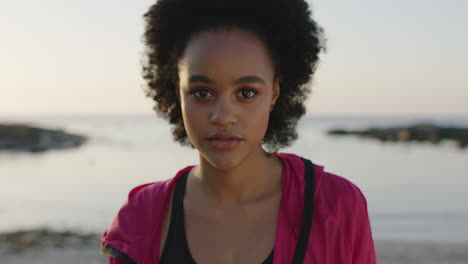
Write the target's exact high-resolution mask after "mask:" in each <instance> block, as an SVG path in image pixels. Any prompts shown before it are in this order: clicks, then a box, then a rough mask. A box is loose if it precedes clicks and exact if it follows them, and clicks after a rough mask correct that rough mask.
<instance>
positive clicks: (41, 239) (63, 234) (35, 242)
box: [0, 228, 468, 264]
mask: <svg viewBox="0 0 468 264" xmlns="http://www.w3.org/2000/svg"><path fill="white" fill-rule="evenodd" d="M99 237H100V235H99V234H96V233H83V232H78V231H71V230H70V231H54V230H51V229H47V228H41V229H33V230H20V231H14V232H6V233H0V259H1V260H2V261H1V263H2V264H24V263H35V264H59V263H70V264H81V263H83V264H85V263H86V264H89V263H98V264H100V263H102V264H105V263H108V260H107V257H105V256H102V255H101V254H100V253H99ZM375 247H376V252H377V263H380V264H397V263H398V264H402V263H403V264H404V263H408V264H409V263H412V264H414V263H421V264H422V263H424V264H435V263H446V264H461V263H468V242H466V243H444V242H427V241H395V240H394V241H383V240H379V241H376V242H375Z"/></svg>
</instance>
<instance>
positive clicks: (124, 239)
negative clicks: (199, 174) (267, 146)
mask: <svg viewBox="0 0 468 264" xmlns="http://www.w3.org/2000/svg"><path fill="white" fill-rule="evenodd" d="M275 155H276V156H278V157H279V158H280V159H281V160H282V162H283V167H284V169H283V194H282V198H281V204H280V213H279V219H278V226H277V230H276V239H275V247H274V257H273V263H274V264H286V263H291V260H292V257H293V254H294V250H295V247H296V241H297V238H298V234H299V231H300V228H301V220H302V215H303V209H304V208H303V207H304V199H303V197H304V163H303V161H302V159H301V158H300V157H299V156H296V155H293V154H284V153H281V154H278V153H275ZM192 167H193V166H189V167H186V168H184V169H182V170H180V171H179V172H178V173H177V175H176V176H175V177H173V178H172V179H169V180H166V181H161V182H154V183H148V184H144V185H140V186H137V187H135V188H134V189H132V190H131V191H130V193H129V195H128V198H127V200H126V201H125V203H124V204H123V206H122V208H121V209H120V210H119V212H118V213H117V215H116V216H115V217H114V219H113V221H112V224H111V225H110V227H109V228H108V229H107V230H106V231H105V232H104V234H103V235H102V237H101V243H102V244H103V245H106V246H108V247H111V248H114V249H117V250H119V251H121V252H123V253H125V254H126V255H127V256H128V257H130V258H131V259H132V260H134V262H135V263H137V264H158V263H159V257H160V256H159V248H160V237H161V225H162V220H163V216H164V213H165V212H166V210H167V207H168V204H169V199H170V197H171V193H172V190H173V188H174V186H175V183H176V181H177V180H178V179H179V178H180V176H181V175H182V174H183V173H184V172H186V171H187V170H190V169H191V168H192ZM314 169H315V185H316V188H315V196H314V197H315V202H314V209H313V210H314V213H313V220H312V229H311V231H310V235H309V243H308V247H307V251H306V255H305V258H304V263H319V264H348V263H356V264H373V263H376V256H375V249H374V242H373V239H372V232H371V227H370V223H369V216H368V212H367V202H366V199H365V197H364V195H363V194H362V192H361V191H360V189H359V188H358V187H356V186H355V185H354V184H353V183H351V182H350V181H348V180H346V179H344V178H342V177H340V176H337V175H334V174H331V173H328V172H325V171H324V168H323V166H319V165H314ZM109 263H110V264H113V263H114V264H120V263H121V262H120V261H118V260H115V259H114V258H112V257H110V258H109Z"/></svg>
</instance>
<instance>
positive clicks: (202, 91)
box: [193, 89, 211, 99]
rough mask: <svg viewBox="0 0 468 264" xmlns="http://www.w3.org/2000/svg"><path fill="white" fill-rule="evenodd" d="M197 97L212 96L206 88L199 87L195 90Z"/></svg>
mask: <svg viewBox="0 0 468 264" xmlns="http://www.w3.org/2000/svg"><path fill="white" fill-rule="evenodd" d="M193 94H194V95H195V97H196V98H201V99H206V98H208V97H210V96H211V93H210V92H208V90H206V89H197V90H195V91H194V92H193Z"/></svg>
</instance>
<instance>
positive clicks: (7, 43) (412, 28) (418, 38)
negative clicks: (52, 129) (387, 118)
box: [0, 0, 468, 115]
mask: <svg viewBox="0 0 468 264" xmlns="http://www.w3.org/2000/svg"><path fill="white" fill-rule="evenodd" d="M153 3H154V0H153V1H148V0H140V1H128V0H126V1H122V0H113V1H110V0H100V1H91V0H81V1H63V0H42V1H33V0H15V1H13V0H2V1H1V2H0V47H1V48H0V115H16V114H20V115H30V114H151V113H153V112H152V109H151V108H152V105H153V104H152V101H151V100H150V99H149V98H146V97H145V95H144V92H143V88H144V86H145V82H144V80H143V79H142V78H141V71H140V69H141V59H142V51H143V44H142V34H143V19H142V15H143V13H145V11H146V10H147V9H148V7H149V6H150V5H151V4H153ZM309 3H310V4H311V8H312V12H313V17H314V18H315V19H316V20H317V21H318V23H319V24H321V25H322V27H323V28H324V29H325V32H326V37H327V39H328V45H327V47H328V48H327V52H326V53H325V54H322V56H321V62H320V64H319V66H318V70H317V72H316V74H315V76H314V81H313V83H312V91H313V92H312V95H311V97H310V99H309V100H308V101H307V109H308V114H309V115H343V114H346V115H362V114H365V115H380V114H385V115H405V114H413V115H451V114H456V115H466V114H468V48H467V47H468V33H467V32H468V16H467V14H468V1H465V0H445V1H440V0H438V1H434V0H392V1H382V0H381V1H375V0H360V1H336V0H310V1H309Z"/></svg>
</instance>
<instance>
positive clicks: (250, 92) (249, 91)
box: [238, 88, 257, 99]
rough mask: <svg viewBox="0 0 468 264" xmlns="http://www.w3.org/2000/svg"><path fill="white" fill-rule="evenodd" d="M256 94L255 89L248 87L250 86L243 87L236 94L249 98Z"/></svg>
mask: <svg viewBox="0 0 468 264" xmlns="http://www.w3.org/2000/svg"><path fill="white" fill-rule="evenodd" d="M256 94H257V91H256V90H254V89H250V88H245V89H242V90H240V92H239V94H238V96H239V97H241V98H245V99H250V98H252V97H254V96H255V95H256Z"/></svg>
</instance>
